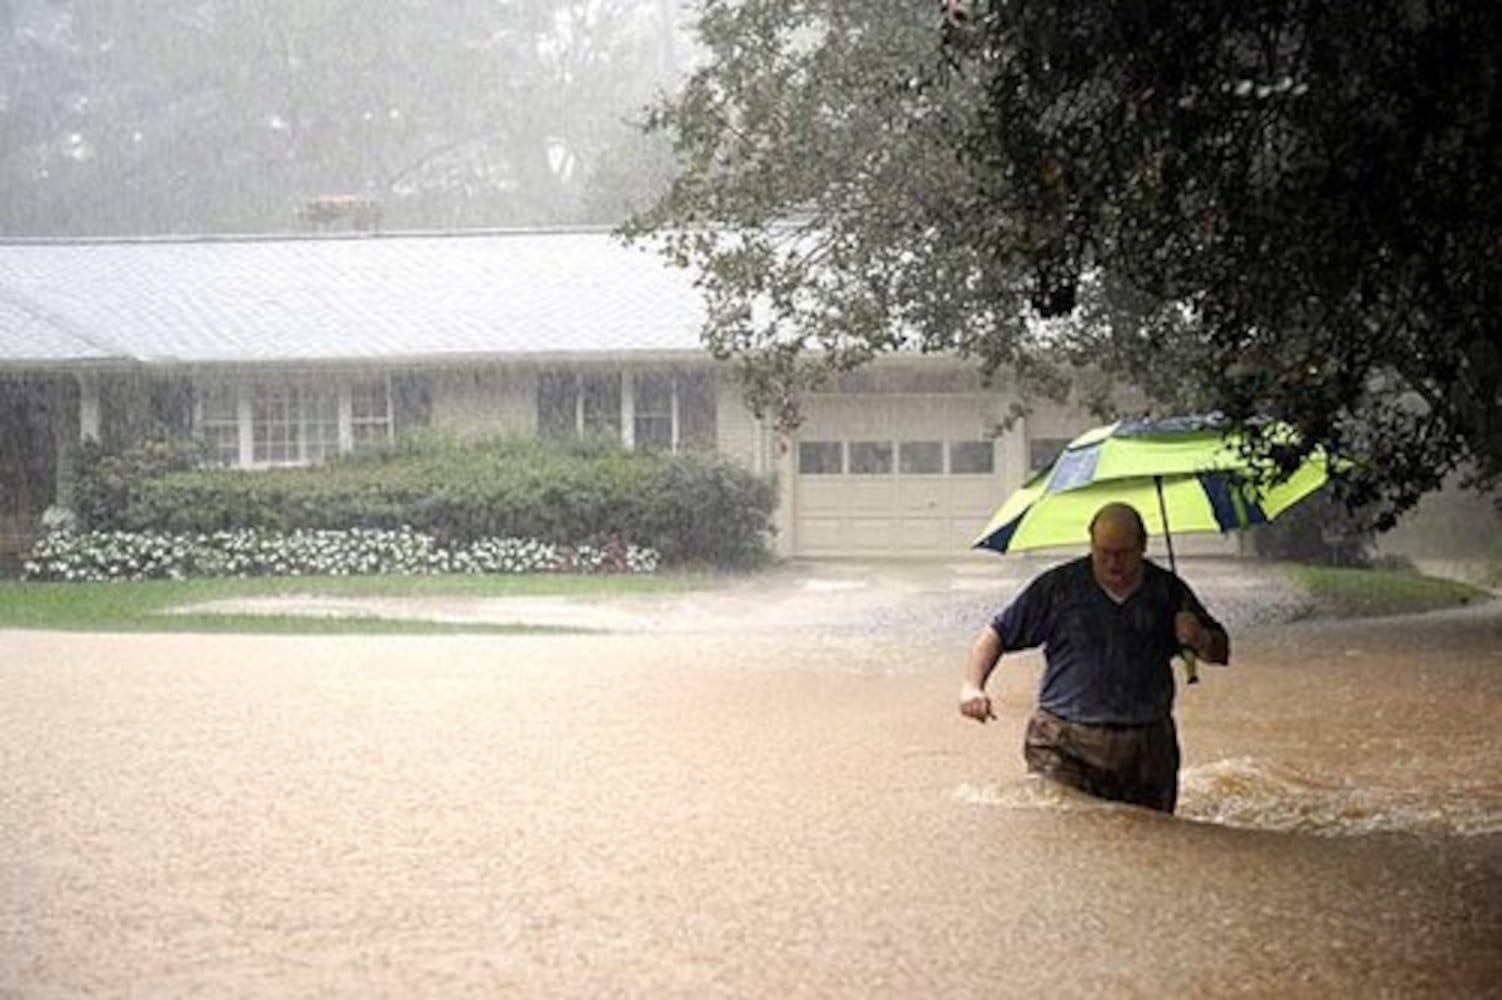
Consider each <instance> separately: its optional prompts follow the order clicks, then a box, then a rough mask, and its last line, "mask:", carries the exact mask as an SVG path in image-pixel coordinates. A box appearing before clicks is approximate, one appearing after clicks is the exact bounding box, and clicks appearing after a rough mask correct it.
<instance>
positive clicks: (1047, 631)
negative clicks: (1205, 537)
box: [991, 556, 1220, 725]
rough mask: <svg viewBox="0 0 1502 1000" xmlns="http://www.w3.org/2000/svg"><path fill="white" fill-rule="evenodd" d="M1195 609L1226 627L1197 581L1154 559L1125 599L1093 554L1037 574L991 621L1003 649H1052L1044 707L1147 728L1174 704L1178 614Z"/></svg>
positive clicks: (1046, 652)
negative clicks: (1115, 594)
mask: <svg viewBox="0 0 1502 1000" xmlns="http://www.w3.org/2000/svg"><path fill="white" fill-rule="evenodd" d="M1186 609H1187V610H1189V611H1193V612H1194V613H1195V614H1197V615H1199V616H1200V620H1201V621H1202V622H1204V623H1205V625H1206V626H1209V627H1214V628H1220V623H1219V622H1217V621H1215V619H1213V618H1211V617H1210V615H1209V614H1208V613H1207V612H1206V611H1205V608H1204V605H1202V604H1201V603H1200V601H1199V598H1197V597H1196V596H1195V595H1194V592H1193V591H1192V590H1190V589H1189V586H1188V584H1186V583H1184V581H1183V580H1181V579H1179V578H1178V577H1177V576H1175V575H1174V574H1173V573H1170V572H1169V571H1168V570H1166V569H1163V568H1162V567H1161V566H1158V565H1156V564H1155V563H1152V562H1145V563H1144V564H1143V568H1142V584H1141V586H1139V587H1138V588H1137V589H1136V591H1134V592H1133V593H1132V596H1131V597H1128V598H1127V599H1126V600H1125V601H1123V602H1121V603H1118V602H1117V601H1116V600H1115V599H1114V598H1112V597H1111V595H1110V594H1108V593H1107V592H1106V591H1105V589H1104V588H1102V587H1101V585H1100V584H1099V583H1097V582H1096V580H1095V574H1094V572H1093V570H1092V569H1091V566H1090V557H1089V556H1085V557H1083V558H1080V559H1075V560H1072V561H1070V562H1067V563H1064V564H1063V565H1062V566H1056V567H1054V568H1053V569H1051V570H1048V571H1047V572H1045V573H1043V574H1041V575H1040V576H1038V578H1037V579H1035V580H1033V582H1032V583H1030V584H1028V586H1027V588H1026V589H1025V590H1023V592H1022V593H1021V594H1019V595H1018V596H1017V598H1016V599H1015V600H1014V601H1012V603H1011V604H1009V605H1008V606H1007V607H1006V608H1005V609H1004V610H1003V611H1002V612H1001V613H1000V614H998V615H997V616H996V617H995V618H993V619H992V620H991V627H992V628H994V629H995V630H996V634H997V635H999V636H1000V637H1001V646H1002V649H1003V650H1004V651H1011V650H1019V649H1031V648H1033V647H1036V646H1042V647H1043V656H1044V660H1045V662H1046V667H1045V669H1044V671H1043V682H1042V689H1041V691H1040V692H1039V695H1038V703H1039V705H1041V706H1042V707H1043V708H1045V709H1047V710H1048V711H1050V712H1052V713H1053V714H1054V715H1057V716H1059V717H1061V718H1064V719H1070V720H1072V721H1074V722H1086V723H1096V724H1109V725H1143V724H1146V723H1151V722H1157V721H1159V720H1161V719H1166V718H1167V717H1168V715H1169V713H1170V712H1171V711H1172V710H1173V693H1174V682H1173V668H1172V665H1171V662H1170V661H1171V660H1172V659H1173V656H1174V654H1176V653H1177V652H1178V650H1179V642H1178V639H1177V638H1176V637H1175V636H1174V629H1173V619H1174V615H1175V614H1177V613H1178V612H1179V611H1182V610H1186Z"/></svg>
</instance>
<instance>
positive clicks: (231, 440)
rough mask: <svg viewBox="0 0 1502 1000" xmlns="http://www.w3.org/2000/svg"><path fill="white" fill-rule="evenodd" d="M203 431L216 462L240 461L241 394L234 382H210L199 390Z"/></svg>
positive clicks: (201, 427)
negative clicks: (212, 383)
mask: <svg viewBox="0 0 1502 1000" xmlns="http://www.w3.org/2000/svg"><path fill="white" fill-rule="evenodd" d="M198 405H199V422H198V428H199V432H200V433H201V435H202V436H203V438H204V440H205V441H207V442H208V444H209V449H210V453H211V455H212V461H213V462H214V464H215V465H226V466H235V465H239V464H240V394H239V392H237V391H236V389H235V387H234V386H232V385H214V386H207V387H205V388H204V389H203V391H202V392H200V393H199V397H198Z"/></svg>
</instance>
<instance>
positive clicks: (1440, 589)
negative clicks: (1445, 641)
mask: <svg viewBox="0 0 1502 1000" xmlns="http://www.w3.org/2000/svg"><path fill="white" fill-rule="evenodd" d="M1288 569H1289V573H1290V574H1291V575H1292V576H1293V579H1294V581H1295V582H1296V583H1298V584H1299V586H1301V587H1303V588H1304V590H1305V591H1307V592H1308V594H1309V597H1310V600H1311V601H1313V603H1314V613H1315V614H1316V615H1317V616H1319V617H1321V618H1369V617H1374V616H1378V615H1404V614H1417V613H1419V612H1424V611H1438V610H1440V609H1442V608H1452V607H1457V606H1461V605H1466V604H1474V603H1476V602H1478V601H1485V600H1490V599H1491V596H1492V595H1491V594H1490V593H1489V592H1487V591H1485V590H1482V589H1481V588H1479V587H1473V586H1471V585H1470V584H1468V583H1462V582H1460V581H1458V580H1446V579H1441V578H1439V577H1432V576H1422V575H1420V574H1418V573H1408V572H1400V571H1392V570H1364V569H1335V568H1332V567H1329V566H1290V567H1289V568H1288Z"/></svg>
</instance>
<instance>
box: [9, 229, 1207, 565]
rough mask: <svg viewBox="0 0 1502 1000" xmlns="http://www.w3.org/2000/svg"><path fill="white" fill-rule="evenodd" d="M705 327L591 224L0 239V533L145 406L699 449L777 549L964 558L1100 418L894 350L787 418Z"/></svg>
mask: <svg viewBox="0 0 1502 1000" xmlns="http://www.w3.org/2000/svg"><path fill="white" fill-rule="evenodd" d="M702 319H703V305H702V302H701V300H700V297H699V293H698V292H697V291H696V290H695V289H694V287H693V284H692V281H691V277H690V275H688V274H687V273H685V272H684V271H682V270H680V269H678V268H674V267H672V266H669V265H668V264H667V263H665V262H664V261H663V259H662V258H661V257H659V256H657V255H656V254H654V253H652V252H650V251H647V250H644V249H640V248H634V247H628V246H625V245H623V244H622V243H620V242H619V241H618V240H617V239H616V238H614V237H613V236H612V235H611V234H610V233H608V232H606V231H603V230H590V231H584V230H567V231H549V232H538V231H516V232H487V233H457V234H446V235H368V234H361V235H317V236H313V235H302V236H278V237H264V238H260V237H234V238H227V237H211V238H196V239H195V238H177V239H129V240H96V241H73V240H69V241H26V242H11V243H5V244H0V426H3V428H4V429H3V431H0V477H3V487H0V534H4V535H5V536H7V537H9V538H10V539H11V540H12V543H13V547H14V545H17V544H20V543H22V542H24V540H25V539H26V538H28V537H29V536H31V535H32V534H34V533H35V531H36V530H37V527H38V523H39V519H40V515H41V513H42V511H43V510H44V509H45V508H46V507H48V506H49V505H51V504H53V503H61V504H63V505H66V503H67V500H68V490H69V482H70V479H69V476H70V471H69V470H70V462H71V454H72V450H73V448H74V446H75V445H76V443H77V442H78V441H80V440H82V439H84V438H89V437H93V438H96V439H99V440H101V441H104V442H106V443H111V442H120V441H123V440H126V439H129V437H130V436H131V435H135V434H139V433H140V432H141V431H142V429H143V428H145V427H146V426H148V425H149V424H150V423H151V422H153V421H158V422H161V423H164V424H167V425H169V426H172V427H177V428H181V429H190V430H192V431H194V432H196V433H199V434H202V435H204V436H206V437H207V438H208V439H210V440H211V441H212V442H213V445H214V447H215V449H216V451H217V454H218V456H219V459H220V460H221V461H222V462H223V463H225V464H226V465H232V466H241V467H248V468H262V467H271V466H281V465H294V464H302V463H309V462H317V461H319V460H321V459H323V458H324V457H325V456H328V455H331V454H334V453H336V452H341V451H347V450H350V449H353V448H359V447H361V446H362V445H363V444H365V443H367V442H370V441H381V440H385V439H388V438H390V437H392V436H393V435H395V434H398V433H400V432H402V431H403V430H406V429H408V428H411V427H414V426H427V427H430V428H433V429H437V430H448V431H453V432H457V433H462V434H499V433H516V434H552V435H570V434H579V433H583V432H606V433H609V434H619V435H620V437H621V439H622V441H623V442H624V443H625V444H626V445H627V446H628V447H634V448H668V449H690V448H705V449H714V450H716V451H719V452H722V453H724V454H726V455H728V456H731V457H733V458H734V459H735V460H737V461H739V462H741V463H743V464H744V465H745V466H746V467H748V468H749V469H751V470H753V471H755V472H757V473H761V474H773V473H775V474H776V476H777V481H778V483H779V489H780V491H781V494H780V506H779V509H778V512H777V527H778V533H777V536H776V539H775V545H776V548H777V551H778V552H779V554H781V555H783V556H800V557H808V556H813V557H830V556H834V557H838V556H902V555H922V556H935V555H939V556H957V555H963V554H964V553H965V552H966V551H967V548H968V545H969V543H970V542H971V540H972V539H973V538H974V537H975V535H976V533H977V532H978V531H979V529H980V528H981V527H982V526H983V525H984V523H985V521H986V520H987V518H988V516H989V515H990V513H991V511H992V510H993V509H994V507H995V505H996V504H997V503H998V502H1000V500H1001V499H1002V498H1004V497H1005V496H1006V495H1007V494H1008V493H1009V492H1010V491H1011V490H1013V489H1014V488H1015V487H1017V486H1018V485H1020V484H1021V483H1022V482H1023V480H1024V479H1025V478H1026V477H1027V476H1028V475H1029V472H1030V470H1031V469H1034V468H1036V467H1038V466H1039V465H1040V464H1041V463H1045V462H1047V461H1049V460H1050V459H1051V458H1052V456H1053V454H1054V453H1055V452H1056V450H1057V449H1058V447H1059V446H1060V445H1061V444H1062V443H1063V442H1064V441H1066V440H1067V439H1068V438H1070V437H1071V436H1073V435H1074V434H1075V433H1077V432H1078V431H1080V430H1082V429H1083V428H1085V427H1087V426H1089V425H1090V424H1091V423H1094V421H1093V420H1092V419H1091V418H1090V416H1089V415H1088V414H1086V413H1085V412H1083V411H1081V410H1078V409H1069V408H1065V407H1055V408H1045V409H1042V410H1040V411H1038V412H1036V413H1035V414H1034V415H1032V416H1030V417H1028V418H1026V419H1024V420H1020V421H1018V422H1016V423H1014V424H1012V425H1011V426H1009V427H1007V428H1006V429H1005V430H1002V429H1000V425H1001V423H1002V418H1003V416H1004V415H1005V414H1006V413H1007V412H1008V409H1009V406H1010V405H1011V404H1012V403H1013V401H1014V391H1013V390H1012V389H1010V388H1009V387H1008V386H1006V385H1005V383H1004V380H1002V381H1001V382H1000V383H999V384H997V385H994V386H992V387H986V386H983V385H982V384H981V381H980V379H979V377H978V375H977V373H976V371H975V368H974V365H972V364H967V363H965V362H962V361H959V360H957V359H954V358H945V357H903V358H896V359H888V360H885V361H881V362H878V363H875V364H873V365H871V366H870V367H869V368H867V369H865V370H863V371H860V372H856V373H853V374H850V375H848V376H845V377H843V378H841V379H840V380H839V381H838V382H837V383H836V384H835V385H833V386H831V387H830V389H829V390H827V391H821V392H818V393H814V394H812V395H811V396H810V397H809V398H808V399H807V400H806V401H805V405H804V412H805V413H806V420H805V422H804V423H803V425H802V426H801V427H800V428H799V430H798V431H797V432H796V433H795V434H792V435H782V434H779V433H777V432H776V431H775V430H774V429H773V427H772V426H771V425H770V424H769V423H768V422H766V421H762V420H758V419H757V418H756V417H755V416H754V415H753V414H752V413H751V412H750V411H749V410H748V408H747V407H746V405H745V404H744V402H743V400H742V398H741V392H740V387H739V385H738V383H737V382H736V380H735V377H734V373H733V371H732V370H731V369H730V368H729V366H727V365H725V364H723V363H719V362H716V361H715V360H713V359H712V358H711V357H710V356H709V355H708V354H707V353H706V352H705V350H704V349H703V347H702V346H701V344H700V342H699V339H698V333H699V329H700V326H701V322H702ZM1233 549H1234V547H1233Z"/></svg>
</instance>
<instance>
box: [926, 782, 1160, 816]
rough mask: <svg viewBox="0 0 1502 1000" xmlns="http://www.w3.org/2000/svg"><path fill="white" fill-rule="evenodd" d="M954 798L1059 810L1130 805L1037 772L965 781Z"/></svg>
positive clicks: (970, 802) (972, 802) (1006, 806)
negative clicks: (1004, 778)
mask: <svg viewBox="0 0 1502 1000" xmlns="http://www.w3.org/2000/svg"><path fill="white" fill-rule="evenodd" d="M953 797H954V799H955V801H957V802H963V803H965V804H967V805H973V806H995V807H999V808H1002V809H1042V810H1054V811H1059V812H1081V811H1087V810H1088V811H1101V810H1113V809H1126V808H1130V807H1128V806H1124V805H1121V804H1120V803H1117V802H1108V801H1106V800H1104V799H1098V798H1096V797H1094V796H1093V795H1086V794H1085V793H1084V792H1081V791H1078V790H1076V789H1074V788H1070V787H1069V786H1068V785H1061V784H1059V783H1058V782H1056V781H1049V780H1047V779H1046V778H1042V777H1039V776H1038V775H1036V774H1029V775H1027V776H1026V777H1024V778H1021V779H1019V780H1017V781H1013V782H992V783H990V784H985V785H972V784H969V783H966V784H962V785H960V787H958V788H956V789H955V790H954V796H953Z"/></svg>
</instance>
